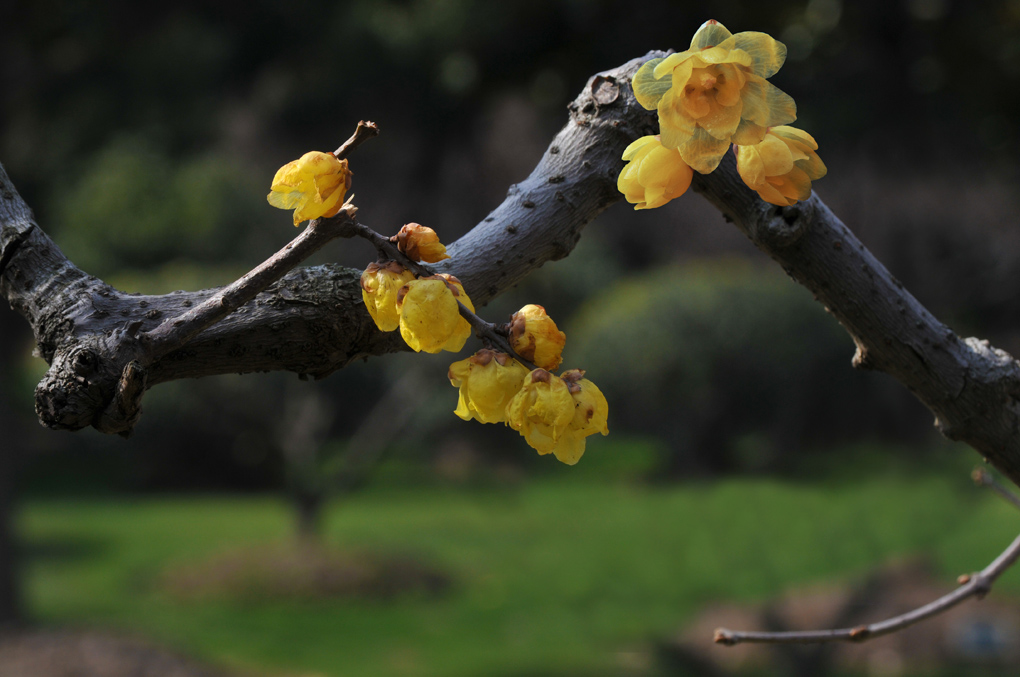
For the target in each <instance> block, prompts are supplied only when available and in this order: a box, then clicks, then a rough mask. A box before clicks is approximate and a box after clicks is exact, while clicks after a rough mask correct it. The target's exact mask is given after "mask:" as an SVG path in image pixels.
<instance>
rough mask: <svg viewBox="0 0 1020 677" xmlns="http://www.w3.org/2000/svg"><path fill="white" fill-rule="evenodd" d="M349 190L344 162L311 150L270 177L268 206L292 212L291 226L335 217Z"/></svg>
mask: <svg viewBox="0 0 1020 677" xmlns="http://www.w3.org/2000/svg"><path fill="white" fill-rule="evenodd" d="M350 187H351V170H350V169H348V168H347V160H346V159H343V160H337V159H336V156H334V155H333V154H332V153H320V152H319V151H312V152H311V153H305V154H304V155H302V156H301V157H300V158H298V159H297V160H294V161H293V162H288V163H287V164H285V165H284V166H282V167H280V169H279V170H278V171H277V172H276V176H274V177H273V185H272V186H271V192H270V193H269V195H268V196H267V199H268V200H269V204H271V205H273V206H274V207H279V208H280V209H293V210H294V225H295V226H296V225H298V224H299V223H301V222H302V221H307V220H308V219H317V218H319V217H322V216H335V215H336V213H337V212H338V211H340V208H341V207H342V206H343V202H344V195H346V194H347V189H348V188H350Z"/></svg>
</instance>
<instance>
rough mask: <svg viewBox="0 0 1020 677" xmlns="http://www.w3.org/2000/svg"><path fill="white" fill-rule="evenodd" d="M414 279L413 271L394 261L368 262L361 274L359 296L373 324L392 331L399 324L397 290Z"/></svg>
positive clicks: (383, 329)
mask: <svg viewBox="0 0 1020 677" xmlns="http://www.w3.org/2000/svg"><path fill="white" fill-rule="evenodd" d="M413 279H414V273H412V272H411V271H410V270H408V269H407V268H404V267H403V266H402V265H400V264H399V263H397V262H396V261H388V262H386V263H382V264H379V263H370V264H368V267H367V268H365V272H364V273H362V274H361V298H362V300H363V301H364V302H365V307H366V308H368V314H369V315H371V316H372V319H373V320H374V321H375V326H377V327H379V329H380V330H382V331H393V330H395V329H396V328H397V327H399V326H400V313H398V312H397V292H399V291H400V288H401V287H403V286H404V285H405V284H407V283H408V282H410V281H411V280H413Z"/></svg>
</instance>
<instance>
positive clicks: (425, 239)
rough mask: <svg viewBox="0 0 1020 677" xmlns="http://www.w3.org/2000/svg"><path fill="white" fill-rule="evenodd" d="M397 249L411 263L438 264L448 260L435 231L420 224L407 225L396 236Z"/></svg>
mask: <svg viewBox="0 0 1020 677" xmlns="http://www.w3.org/2000/svg"><path fill="white" fill-rule="evenodd" d="M396 241H397V249H399V250H400V251H402V252H403V253H404V254H407V258H409V259H411V260H412V261H424V262H425V263H439V262H440V261H442V260H443V259H448V258H450V257H449V255H448V254H447V253H446V246H445V245H443V243H442V242H440V241H439V236H438V235H436V231H434V230H432V229H431V228H427V227H425V226H423V225H421V224H420V223H408V224H406V225H405V226H404V227H403V228H401V229H400V232H398V233H397V234H396Z"/></svg>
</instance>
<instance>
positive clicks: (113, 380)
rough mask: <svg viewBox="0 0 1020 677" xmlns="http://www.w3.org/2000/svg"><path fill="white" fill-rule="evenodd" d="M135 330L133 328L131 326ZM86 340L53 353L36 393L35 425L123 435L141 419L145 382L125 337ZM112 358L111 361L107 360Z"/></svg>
mask: <svg viewBox="0 0 1020 677" xmlns="http://www.w3.org/2000/svg"><path fill="white" fill-rule="evenodd" d="M133 329H134V330H137V327H134V328H133ZM130 332H132V327H128V328H125V329H123V330H118V331H116V332H114V334H113V336H110V337H97V336H90V337H87V338H83V339H80V340H78V341H76V342H73V343H68V344H66V345H65V346H64V347H62V348H60V349H58V350H57V351H56V352H55V353H54V355H53V360H52V362H51V363H50V368H49V370H48V371H47V372H46V375H45V376H44V377H43V379H42V381H40V382H39V385H38V386H36V389H35V411H36V415H38V417H39V421H40V422H41V423H42V424H43V425H45V426H46V427H48V428H54V429H57V430H81V429H82V428H86V427H88V426H93V427H95V428H96V429H97V430H99V431H100V432H104V433H117V434H121V435H125V436H126V435H128V434H129V433H130V432H131V430H132V428H134V426H135V424H136V423H137V422H138V418H139V417H140V416H141V413H142V409H141V399H142V395H143V394H144V393H145V389H146V385H147V378H146V371H145V369H144V368H143V367H142V365H141V363H140V362H139V361H138V360H137V359H135V357H136V354H135V353H136V352H137V351H136V350H132V349H131V348H128V349H127V350H125V348H126V347H128V346H127V345H126V344H125V342H124V338H125V336H124V335H125V333H130ZM111 355H112V356H116V357H115V358H111V357H110V356H111Z"/></svg>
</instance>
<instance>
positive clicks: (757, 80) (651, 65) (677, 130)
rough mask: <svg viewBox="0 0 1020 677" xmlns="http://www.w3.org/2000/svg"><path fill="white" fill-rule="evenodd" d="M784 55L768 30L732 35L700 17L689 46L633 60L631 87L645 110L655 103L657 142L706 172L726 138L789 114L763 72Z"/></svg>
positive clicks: (792, 113)
mask: <svg viewBox="0 0 1020 677" xmlns="http://www.w3.org/2000/svg"><path fill="white" fill-rule="evenodd" d="M785 60H786V46H785V45H783V43H781V42H778V41H776V40H774V39H773V38H772V37H771V36H769V35H767V34H765V33H755V32H745V33H737V34H736V35H733V34H731V33H730V32H729V31H728V30H726V28H725V27H724V26H723V25H722V24H720V23H719V22H717V21H707V22H705V23H704V24H703V25H702V26H701V28H699V29H698V32H697V33H695V34H694V38H693V39H692V40H691V47H690V49H688V50H687V51H685V52H681V53H679V54H670V55H669V56H667V57H664V58H658V59H651V60H650V61H648V62H647V63H645V64H643V65H642V66H641V68H640V69H639V70H638V72H637V73H635V75H634V80H633V85H634V95H635V96H636V97H637V100H638V102H639V103H640V104H641V105H642V106H644V107H645V108H647V109H648V110H652V109H658V112H659V131H660V136H661V139H662V145H663V146H665V147H666V148H676V149H677V150H679V151H680V156H681V157H683V159H684V162H686V163H687V164H689V165H690V166H691V167H693V168H694V169H696V170H697V171H699V172H701V173H702V174H708V173H709V172H711V171H713V170H714V169H715V168H716V167H717V166H718V165H719V161H720V160H721V159H722V156H723V154H724V153H725V152H726V150H727V149H728V148H729V146H730V143H735V144H738V145H748V144H755V143H758V142H760V141H761V140H762V139H763V138H764V137H765V131H766V129H767V128H769V127H774V126H776V125H785V124H786V123H788V122H793V121H794V120H796V119H797V106H796V104H795V103H794V101H793V99H792V98H790V96H789V95H787V94H785V93H784V92H782V91H780V90H779V89H778V88H776V87H775V86H774V85H772V84H771V83H769V82H767V81H766V80H765V78H768V77H771V76H772V75H774V74H775V73H776V71H778V70H779V68H780V67H781V66H782V65H783V62H784V61H785Z"/></svg>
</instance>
